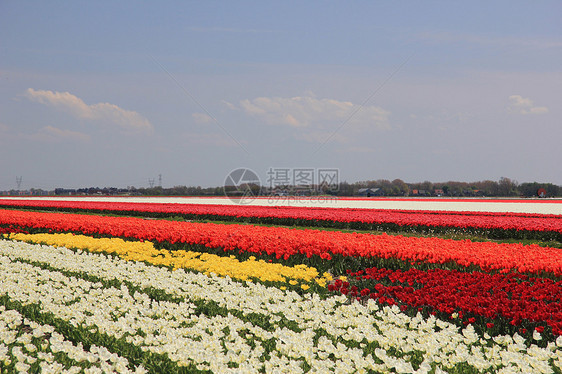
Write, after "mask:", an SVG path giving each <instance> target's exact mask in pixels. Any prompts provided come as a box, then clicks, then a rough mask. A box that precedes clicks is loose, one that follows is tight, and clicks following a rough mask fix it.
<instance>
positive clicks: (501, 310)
mask: <svg viewBox="0 0 562 374" xmlns="http://www.w3.org/2000/svg"><path fill="white" fill-rule="evenodd" d="M348 274H349V282H348V281H345V282H342V281H341V280H339V279H338V280H336V282H335V283H334V284H331V285H329V286H328V289H329V290H330V291H334V292H340V293H343V294H345V295H349V296H350V297H370V298H372V299H376V300H378V301H379V302H382V303H387V304H400V305H401V306H402V307H403V309H406V308H414V309H420V310H421V308H422V307H426V306H429V307H431V308H432V309H433V310H435V311H438V312H440V313H443V314H445V315H449V316H451V318H452V317H453V316H454V315H453V313H457V314H458V318H460V319H461V320H463V314H469V315H476V316H481V317H485V318H486V319H488V320H494V319H497V318H500V319H503V320H506V321H508V323H509V324H510V325H513V326H519V325H521V323H522V321H523V320H526V321H528V322H530V323H531V324H535V325H537V324H538V325H539V327H537V328H538V330H542V328H543V327H544V326H543V327H540V326H541V324H543V323H546V324H547V325H548V326H550V328H551V329H552V333H553V334H554V335H562V281H558V282H555V281H553V280H551V279H547V278H533V277H528V276H526V275H523V274H518V273H510V274H487V273H483V272H472V273H467V272H460V271H456V270H444V269H432V270H429V271H422V270H418V269H409V270H406V271H401V270H388V269H379V268H369V269H366V270H362V271H358V272H351V271H349V272H348ZM350 283H351V284H352V285H351V286H350ZM464 323H465V324H468V323H474V317H472V318H464ZM492 326H493V323H492ZM488 327H490V323H488ZM541 332H542V331H541Z"/></svg>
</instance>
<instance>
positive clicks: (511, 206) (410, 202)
mask: <svg viewBox="0 0 562 374" xmlns="http://www.w3.org/2000/svg"><path fill="white" fill-rule="evenodd" d="M19 199H22V197H21V196H17V197H9V196H2V197H0V201H2V200H19ZM24 199H25V200H31V201H33V200H37V201H41V200H55V201H56V200H61V201H95V202H126V203H163V204H211V205H240V204H243V205H245V206H296V207H314V208H354V209H400V210H440V211H457V212H462V211H470V212H514V213H539V214H562V202H561V200H560V199H559V198H558V199H542V200H535V199H507V200H504V199H494V198H490V199H473V198H453V199H442V200H440V199H426V198H417V199H416V198H406V199H401V198H382V199H353V198H348V199H346V198H343V199H339V198H337V197H333V196H311V197H294V196H287V197H279V196H278V197H269V198H267V197H264V198H257V199H251V198H249V199H245V200H244V201H243V202H242V203H241V202H240V201H236V200H233V199H230V198H227V197H122V196H103V197H95V196H80V197H72V196H41V197H33V196H26V197H25V198H24Z"/></svg>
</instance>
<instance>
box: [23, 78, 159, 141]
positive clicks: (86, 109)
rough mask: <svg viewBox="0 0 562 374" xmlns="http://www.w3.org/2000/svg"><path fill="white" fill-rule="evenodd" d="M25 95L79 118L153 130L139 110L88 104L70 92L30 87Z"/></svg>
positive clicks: (142, 130) (129, 129) (129, 128)
mask: <svg viewBox="0 0 562 374" xmlns="http://www.w3.org/2000/svg"><path fill="white" fill-rule="evenodd" d="M25 96H26V97H27V98H28V99H29V100H31V101H35V102H38V103H41V104H44V105H48V106H53V107H55V108H57V109H60V110H63V111H65V112H68V113H69V114H71V115H72V116H74V117H76V118H79V119H85V120H94V121H105V122H109V123H113V124H115V125H117V126H119V127H120V128H121V129H123V130H125V131H133V132H151V131H152V130H153V127H152V124H151V123H150V122H149V121H148V120H147V119H146V118H144V117H143V116H141V115H140V114H139V113H137V112H134V111H131V110H126V109H122V108H120V107H118V106H117V105H114V104H110V103H98V104H92V105H88V104H86V103H85V102H84V101H83V100H82V99H80V98H79V97H77V96H74V95H72V94H71V93H69V92H57V91H46V90H34V89H33V88H28V89H27V91H26V93H25Z"/></svg>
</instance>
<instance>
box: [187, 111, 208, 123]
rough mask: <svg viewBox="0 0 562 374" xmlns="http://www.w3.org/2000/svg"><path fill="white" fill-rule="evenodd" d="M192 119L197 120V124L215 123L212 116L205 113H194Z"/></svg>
mask: <svg viewBox="0 0 562 374" xmlns="http://www.w3.org/2000/svg"><path fill="white" fill-rule="evenodd" d="M191 117H193V119H194V120H195V122H197V123H209V122H211V121H213V119H212V118H211V116H209V115H207V114H205V113H193V114H192V115H191Z"/></svg>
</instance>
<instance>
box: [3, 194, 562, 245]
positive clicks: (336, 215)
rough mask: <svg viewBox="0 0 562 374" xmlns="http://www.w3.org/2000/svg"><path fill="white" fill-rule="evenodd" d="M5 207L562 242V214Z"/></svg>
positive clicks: (50, 203) (25, 203)
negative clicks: (473, 231) (476, 233)
mask: <svg viewBox="0 0 562 374" xmlns="http://www.w3.org/2000/svg"><path fill="white" fill-rule="evenodd" d="M0 206H5V207H27V208H31V207H33V208H38V209H61V210H70V211H80V210H87V211H94V212H99V211H104V212H111V213H118V214H129V215H132V214H138V215H147V216H148V215H149V216H156V217H164V216H170V215H182V216H185V217H188V218H195V219H221V220H224V219H227V220H248V221H251V222H254V223H273V224H290V225H292V224H296V225H303V226H327V227H336V228H354V229H383V230H396V229H399V228H401V227H402V228H403V227H412V228H416V227H418V228H435V229H450V228H455V229H476V230H480V231H484V232H487V233H488V234H489V233H490V232H492V235H491V236H492V237H498V238H504V237H513V238H535V239H541V240H551V239H554V240H559V241H562V215H544V214H524V213H491V212H443V211H406V210H381V209H352V208H310V207H280V206H277V207H272V206H240V205H211V204H208V205H207V204H174V203H171V204H165V203H131V202H96V201H60V200H1V201H0Z"/></svg>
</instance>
